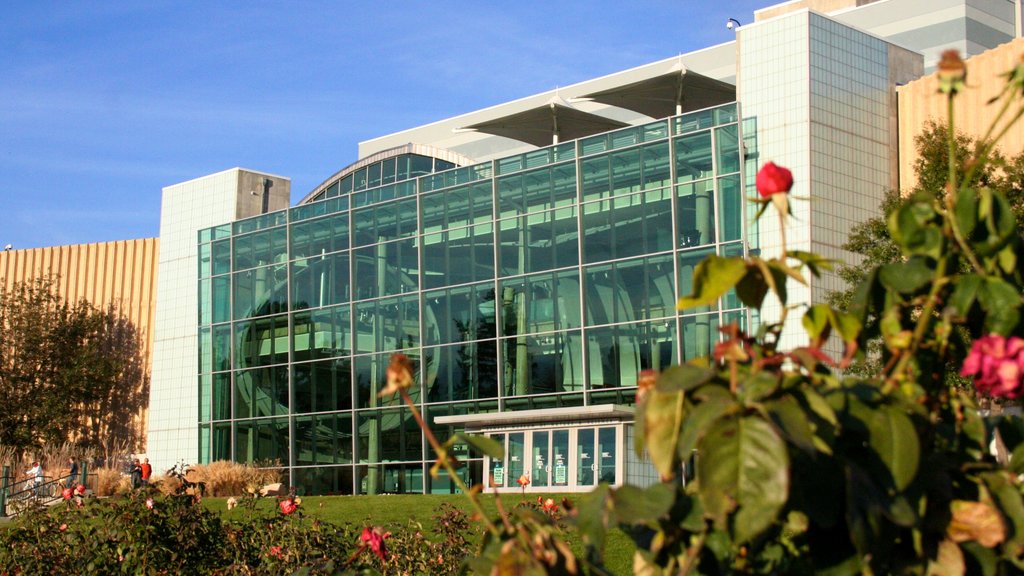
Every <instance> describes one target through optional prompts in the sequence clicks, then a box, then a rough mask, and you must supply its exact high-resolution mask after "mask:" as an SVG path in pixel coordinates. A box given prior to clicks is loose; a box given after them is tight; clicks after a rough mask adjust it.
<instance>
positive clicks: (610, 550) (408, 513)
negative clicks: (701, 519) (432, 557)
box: [203, 494, 634, 574]
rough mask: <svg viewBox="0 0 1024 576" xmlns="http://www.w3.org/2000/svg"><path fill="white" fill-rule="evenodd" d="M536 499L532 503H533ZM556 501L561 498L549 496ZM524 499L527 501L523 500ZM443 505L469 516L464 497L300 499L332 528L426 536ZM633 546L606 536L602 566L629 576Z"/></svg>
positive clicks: (214, 506)
mask: <svg viewBox="0 0 1024 576" xmlns="http://www.w3.org/2000/svg"><path fill="white" fill-rule="evenodd" d="M536 497H537V496H536V495H534V496H532V499H536ZM552 497H554V498H555V499H556V500H559V501H560V500H561V498H562V497H561V496H559V495H552ZM527 498H528V499H531V497H529V496H527ZM521 500H522V497H521V496H518V495H513V494H509V495H505V496H502V503H503V504H504V505H505V507H506V508H511V507H514V506H515V505H516V504H518V503H519V502H520V501H521ZM481 501H482V502H483V504H484V507H485V508H486V510H487V512H488V514H489V515H490V516H492V517H497V507H496V506H495V500H494V496H493V495H484V496H481ZM444 502H447V503H449V504H452V505H454V506H457V507H459V508H461V509H463V510H465V511H466V512H467V513H472V506H471V505H470V503H469V500H468V499H467V498H466V497H464V496H449V495H436V494H409V495H388V496H304V497H302V508H303V510H304V512H305V515H306V516H307V517H311V518H319V519H322V520H326V521H330V522H333V523H336V524H351V525H356V526H366V525H382V526H387V525H389V524H401V525H405V524H407V523H408V522H418V523H419V524H420V525H422V527H423V531H424V533H426V534H428V535H429V534H430V533H431V531H432V530H433V527H434V513H435V511H436V510H437V508H438V507H439V506H440V505H441V504H442V503H444ZM203 503H204V505H206V506H207V507H208V508H209V509H211V510H214V511H217V512H220V513H222V514H223V515H224V516H225V517H226V518H232V517H237V518H244V517H245V515H246V514H251V513H252V512H250V511H248V510H245V509H244V508H242V507H239V508H236V509H234V510H230V511H229V510H228V509H227V499H226V498H206V499H204V500H203ZM276 507H277V501H276V500H274V499H273V498H264V499H261V500H259V501H257V503H256V512H257V513H259V514H268V515H269V514H276V513H277V508H276ZM572 536H574V533H572V532H571V531H569V532H567V540H569V542H570V543H571V544H572V545H573V548H574V549H575V550H576V551H577V552H580V551H581V550H582V544H581V542H580V541H579V539H578V538H573V537H572ZM633 550H634V547H633V542H632V540H630V539H629V537H627V536H626V535H625V534H624V533H623V532H621V531H619V530H613V531H611V532H610V533H609V535H608V543H607V547H606V549H605V563H606V565H607V567H608V568H609V569H610V570H611V571H612V573H614V574H630V573H631V572H632V561H633V560H632V559H633Z"/></svg>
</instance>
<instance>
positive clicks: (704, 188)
mask: <svg viewBox="0 0 1024 576" xmlns="http://www.w3.org/2000/svg"><path fill="white" fill-rule="evenodd" d="M676 193H677V195H678V200H677V202H678V203H679V206H678V209H677V210H678V222H677V226H678V228H679V247H680V248H683V249H685V248H691V247H693V246H702V245H705V244H712V243H714V241H715V183H714V180H701V181H699V182H693V183H690V184H684V185H682V186H677V187H676Z"/></svg>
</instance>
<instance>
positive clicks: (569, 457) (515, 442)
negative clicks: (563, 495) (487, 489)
mask: <svg viewBox="0 0 1024 576" xmlns="http://www.w3.org/2000/svg"><path fill="white" fill-rule="evenodd" d="M490 436H491V438H494V439H495V440H497V441H498V442H500V443H502V444H503V445H504V447H505V458H504V459H503V460H495V459H491V458H488V462H489V469H490V473H491V481H492V482H493V483H494V485H495V486H497V487H499V488H505V489H510V488H511V489H517V490H522V488H521V487H520V486H519V484H518V483H517V482H516V481H517V480H518V479H519V477H520V476H521V475H524V474H525V475H526V476H528V477H529V479H530V483H529V485H528V487H527V488H526V491H533V490H536V491H541V492H546V491H551V490H553V491H577V490H578V491H586V490H589V489H590V488H593V487H594V486H597V484H598V483H600V482H605V483H608V484H616V483H617V482H618V481H619V478H620V476H621V473H620V472H619V469H618V460H619V458H618V445H617V442H618V441H619V434H618V428H616V427H614V426H602V427H584V428H561V429H553V430H533V431H529V432H492V433H491V434H490Z"/></svg>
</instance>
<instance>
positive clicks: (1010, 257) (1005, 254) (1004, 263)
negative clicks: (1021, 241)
mask: <svg viewBox="0 0 1024 576" xmlns="http://www.w3.org/2000/svg"><path fill="white" fill-rule="evenodd" d="M996 259H997V261H998V262H999V268H1000V269H1001V270H1002V271H1003V273H1005V274H1013V273H1014V272H1016V271H1017V252H1016V251H1015V250H1014V249H1013V245H1012V244H1011V245H1009V246H1007V247H1005V248H1003V249H1002V250H1000V251H999V254H996Z"/></svg>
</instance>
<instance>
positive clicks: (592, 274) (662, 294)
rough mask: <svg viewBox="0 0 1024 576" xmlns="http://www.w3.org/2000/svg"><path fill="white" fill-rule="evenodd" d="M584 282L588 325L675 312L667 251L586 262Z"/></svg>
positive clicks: (628, 320) (672, 275) (672, 280)
mask: <svg viewBox="0 0 1024 576" xmlns="http://www.w3.org/2000/svg"><path fill="white" fill-rule="evenodd" d="M585 282H586V311H587V324H588V325H591V326H593V325H601V324H611V323H615V322H631V321H633V320H641V319H644V318H663V317H666V316H673V315H675V312H676V291H675V282H674V270H673V267H672V256H670V255H667V254H666V255H665V256H652V257H649V258H639V259H634V260H625V261H620V262H614V263H610V264H597V265H593V266H588V267H587V268H586V274H585Z"/></svg>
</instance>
